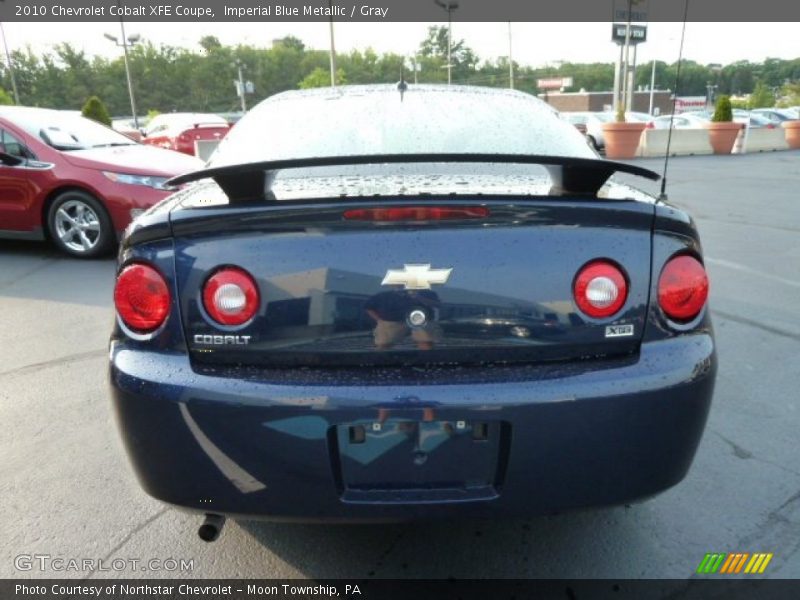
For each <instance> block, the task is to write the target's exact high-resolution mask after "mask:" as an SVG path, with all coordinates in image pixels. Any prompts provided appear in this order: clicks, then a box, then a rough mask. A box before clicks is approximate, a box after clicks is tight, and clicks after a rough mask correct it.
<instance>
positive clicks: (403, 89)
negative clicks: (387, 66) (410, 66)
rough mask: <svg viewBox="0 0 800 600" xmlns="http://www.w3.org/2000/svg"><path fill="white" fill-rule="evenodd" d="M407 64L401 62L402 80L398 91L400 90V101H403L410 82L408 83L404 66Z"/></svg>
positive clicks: (398, 85)
mask: <svg viewBox="0 0 800 600" xmlns="http://www.w3.org/2000/svg"><path fill="white" fill-rule="evenodd" d="M404 66H405V65H404V64H403V63H400V81H399V82H398V84H397V91H398V92H400V102H402V101H403V94H405V93H406V90H407V89H408V84H407V83H406V73H405V69H404V68H403V67H404Z"/></svg>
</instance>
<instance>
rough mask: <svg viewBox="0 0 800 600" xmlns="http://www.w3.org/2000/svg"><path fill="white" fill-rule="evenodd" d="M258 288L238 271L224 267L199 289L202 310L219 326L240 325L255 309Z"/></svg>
mask: <svg viewBox="0 0 800 600" xmlns="http://www.w3.org/2000/svg"><path fill="white" fill-rule="evenodd" d="M259 301H260V298H259V293H258V286H256V282H255V280H254V279H253V277H252V275H250V273H248V272H247V271H245V270H244V269H240V268H239V267H224V268H222V269H220V270H219V271H217V272H216V273H214V274H213V275H212V276H211V277H209V279H208V281H206V284H205V286H204V287H203V306H204V307H205V309H206V312H207V313H208V314H209V315H210V316H211V318H212V319H214V320H215V321H216V322H217V323H220V324H221V325H242V324H244V323H247V321H249V320H250V319H252V318H253V317H254V316H255V314H256V311H257V310H258V305H259Z"/></svg>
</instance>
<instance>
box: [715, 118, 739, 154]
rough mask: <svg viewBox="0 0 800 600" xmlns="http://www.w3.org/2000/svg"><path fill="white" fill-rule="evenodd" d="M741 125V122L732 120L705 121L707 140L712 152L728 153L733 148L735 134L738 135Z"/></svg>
mask: <svg viewBox="0 0 800 600" xmlns="http://www.w3.org/2000/svg"><path fill="white" fill-rule="evenodd" d="M742 127H743V125H742V124H741V123H734V122H733V121H726V122H723V123H714V122H711V123H706V129H708V141H709V142H711V148H712V149H713V150H714V154H730V153H731V150H733V145H734V144H735V143H736V136H738V135H739V132H740V131H741V130H742Z"/></svg>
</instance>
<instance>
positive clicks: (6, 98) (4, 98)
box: [0, 88, 14, 105]
mask: <svg viewBox="0 0 800 600" xmlns="http://www.w3.org/2000/svg"><path fill="white" fill-rule="evenodd" d="M9 104H14V99H13V98H12V97H11V94H9V93H8V92H7V91H5V90H4V89H3V88H0V105H9Z"/></svg>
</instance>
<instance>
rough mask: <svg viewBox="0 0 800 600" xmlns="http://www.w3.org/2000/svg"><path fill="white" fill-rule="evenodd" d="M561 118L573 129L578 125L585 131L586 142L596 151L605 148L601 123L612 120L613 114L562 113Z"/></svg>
mask: <svg viewBox="0 0 800 600" xmlns="http://www.w3.org/2000/svg"><path fill="white" fill-rule="evenodd" d="M561 118H562V119H564V120H565V121H566V122H567V123H571V124H572V125H574V126H575V127H578V126H579V125H580V126H582V127H583V128H584V129H585V134H586V140H587V141H588V142H589V145H590V146H591V147H592V148H594V149H595V150H597V151H600V150H603V149H604V148H605V146H606V141H605V138H604V137H603V123H609V122H611V121H613V120H614V114H613V113H609V112H563V113H561Z"/></svg>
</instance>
